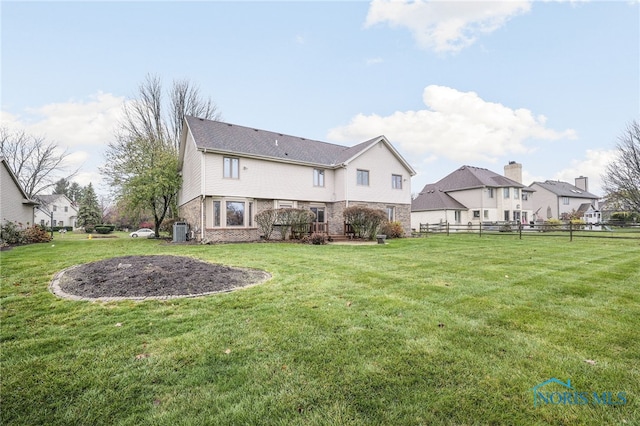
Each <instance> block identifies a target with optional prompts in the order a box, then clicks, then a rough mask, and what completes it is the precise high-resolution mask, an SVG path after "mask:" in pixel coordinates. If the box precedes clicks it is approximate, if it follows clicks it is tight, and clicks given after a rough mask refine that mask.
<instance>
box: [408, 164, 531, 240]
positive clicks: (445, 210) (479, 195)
mask: <svg viewBox="0 0 640 426" xmlns="http://www.w3.org/2000/svg"><path fill="white" fill-rule="evenodd" d="M504 169H505V175H506V176H502V175H500V174H498V173H495V172H492V171H491V170H488V169H484V168H480V167H473V166H462V167H460V168H459V169H458V170H456V171H454V172H452V173H450V174H449V175H447V176H445V177H444V178H442V179H440V180H439V181H438V182H436V183H432V184H428V185H426V186H425V187H424V189H423V190H422V191H421V192H420V194H418V196H417V197H416V198H415V199H414V200H413V202H412V203H411V228H413V229H415V230H419V229H420V224H421V223H422V224H427V223H428V224H438V223H446V222H449V223H453V224H472V225H474V224H475V225H477V224H479V223H481V222H503V221H506V222H518V223H527V222H528V221H529V220H531V214H532V211H531V198H532V197H531V195H532V192H533V190H532V189H530V188H527V187H526V186H524V185H523V184H522V165H521V164H519V163H516V162H514V161H512V162H510V163H509V164H508V165H506V166H505V167H504Z"/></svg>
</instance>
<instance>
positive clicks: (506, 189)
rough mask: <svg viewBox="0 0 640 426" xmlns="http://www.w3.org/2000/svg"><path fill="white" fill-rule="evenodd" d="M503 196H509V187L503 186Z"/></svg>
mask: <svg viewBox="0 0 640 426" xmlns="http://www.w3.org/2000/svg"><path fill="white" fill-rule="evenodd" d="M502 196H503V198H505V199H506V198H509V188H502Z"/></svg>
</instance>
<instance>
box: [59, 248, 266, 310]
mask: <svg viewBox="0 0 640 426" xmlns="http://www.w3.org/2000/svg"><path fill="white" fill-rule="evenodd" d="M270 277H271V275H269V274H268V273H267V272H264V271H260V270H257V269H242V268H232V267H229V266H224V265H218V264H215V263H207V262H203V261H200V260H196V259H192V258H189V257H181V256H164V255H162V256H124V257H114V258H111V259H106V260H100V261H97V262H91V263H85V264H83V265H78V266H73V267H71V268H68V269H65V270H63V271H61V272H59V273H58V274H56V276H55V278H54V279H53V281H52V282H51V286H50V288H51V291H52V292H53V293H54V294H56V295H57V296H60V297H65V298H70V299H75V300H122V299H134V300H141V299H169V298H175V297H194V296H203V295H206V294H211V293H220V292H226V291H232V290H235V289H238V288H241V287H247V286H250V285H254V284H260V283H262V282H264V281H266V280H268V279H269V278H270Z"/></svg>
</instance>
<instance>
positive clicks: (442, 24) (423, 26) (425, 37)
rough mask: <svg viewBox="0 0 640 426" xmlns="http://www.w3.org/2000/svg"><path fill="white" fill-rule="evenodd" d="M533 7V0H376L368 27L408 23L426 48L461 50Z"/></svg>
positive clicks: (369, 17)
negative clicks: (464, 0)
mask: <svg viewBox="0 0 640 426" xmlns="http://www.w3.org/2000/svg"><path fill="white" fill-rule="evenodd" d="M530 9H531V1H466V2H459V1H425V0H417V1H407V0H373V1H372V2H371V4H370V6H369V12H368V14H367V18H366V21H365V27H371V26H373V25H376V24H380V23H387V24H389V26H391V27H406V28H407V29H409V31H411V33H412V34H413V37H414V39H415V40H416V42H417V43H418V44H419V45H420V46H421V47H422V48H425V49H430V50H434V51H436V52H458V51H460V50H462V49H464V48H465V47H468V46H470V45H472V44H473V43H475V41H476V40H477V38H478V36H479V35H482V34H487V33H491V32H493V31H495V30H497V29H498V28H500V27H502V26H503V25H505V23H506V22H507V21H508V20H509V19H510V18H511V17H513V16H516V15H520V14H524V13H527V12H529V10H530Z"/></svg>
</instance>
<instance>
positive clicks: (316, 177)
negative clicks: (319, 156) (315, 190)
mask: <svg viewBox="0 0 640 426" xmlns="http://www.w3.org/2000/svg"><path fill="white" fill-rule="evenodd" d="M313 186H324V170H320V169H313Z"/></svg>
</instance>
